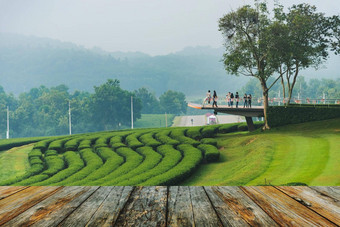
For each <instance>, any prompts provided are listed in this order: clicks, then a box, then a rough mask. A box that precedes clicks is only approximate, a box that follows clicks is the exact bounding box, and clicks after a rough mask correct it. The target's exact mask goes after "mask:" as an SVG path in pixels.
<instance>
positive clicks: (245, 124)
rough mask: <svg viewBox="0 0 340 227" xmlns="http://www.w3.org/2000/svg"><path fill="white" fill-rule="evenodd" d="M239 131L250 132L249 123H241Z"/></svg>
mask: <svg viewBox="0 0 340 227" xmlns="http://www.w3.org/2000/svg"><path fill="white" fill-rule="evenodd" d="M237 131H248V126H247V123H241V124H239V125H238V127H237Z"/></svg>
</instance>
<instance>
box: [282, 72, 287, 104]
mask: <svg viewBox="0 0 340 227" xmlns="http://www.w3.org/2000/svg"><path fill="white" fill-rule="evenodd" d="M281 84H282V96H283V100H285V98H286V88H285V82H284V80H283V76H282V74H281Z"/></svg>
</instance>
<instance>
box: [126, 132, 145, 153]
mask: <svg viewBox="0 0 340 227" xmlns="http://www.w3.org/2000/svg"><path fill="white" fill-rule="evenodd" d="M138 136H139V133H134V134H131V135H128V136H127V137H126V138H125V141H126V143H127V145H128V146H129V147H130V148H131V149H133V150H136V149H137V148H138V147H143V146H144V144H143V143H141V142H140V141H139V140H138V139H137V137H138Z"/></svg>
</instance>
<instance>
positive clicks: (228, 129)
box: [218, 123, 239, 133]
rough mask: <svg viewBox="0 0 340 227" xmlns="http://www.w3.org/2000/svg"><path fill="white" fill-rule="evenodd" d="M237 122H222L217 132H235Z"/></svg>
mask: <svg viewBox="0 0 340 227" xmlns="http://www.w3.org/2000/svg"><path fill="white" fill-rule="evenodd" d="M238 125H239V123H236V124H224V125H221V126H220V127H219V128H218V132H219V133H231V132H237V129H238Z"/></svg>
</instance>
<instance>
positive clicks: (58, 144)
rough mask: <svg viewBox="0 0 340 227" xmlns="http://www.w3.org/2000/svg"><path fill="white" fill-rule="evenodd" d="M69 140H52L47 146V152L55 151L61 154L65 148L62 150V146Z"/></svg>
mask: <svg viewBox="0 0 340 227" xmlns="http://www.w3.org/2000/svg"><path fill="white" fill-rule="evenodd" d="M68 140H70V138H66V139H65V138H63V139H58V140H54V141H52V142H51V143H50V144H49V146H48V149H49V150H56V151H58V152H59V153H62V152H64V151H65V148H64V144H65V143H66V142H67V141H68Z"/></svg>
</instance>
